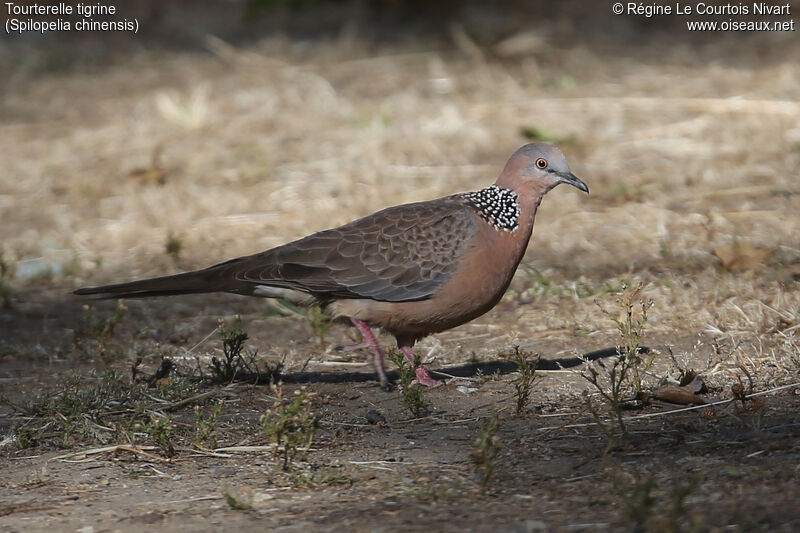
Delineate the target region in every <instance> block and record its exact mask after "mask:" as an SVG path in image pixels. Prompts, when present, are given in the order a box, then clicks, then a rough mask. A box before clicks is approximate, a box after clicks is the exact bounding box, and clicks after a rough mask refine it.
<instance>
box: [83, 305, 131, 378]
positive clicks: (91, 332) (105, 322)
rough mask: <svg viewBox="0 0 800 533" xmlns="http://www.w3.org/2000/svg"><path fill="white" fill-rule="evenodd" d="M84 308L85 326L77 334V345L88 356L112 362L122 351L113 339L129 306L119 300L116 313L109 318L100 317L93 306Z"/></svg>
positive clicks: (107, 362)
mask: <svg viewBox="0 0 800 533" xmlns="http://www.w3.org/2000/svg"><path fill="white" fill-rule="evenodd" d="M83 310H84V322H85V328H83V330H82V331H80V332H77V333H76V334H75V347H76V348H78V349H79V350H80V351H81V352H83V354H84V355H85V356H87V357H99V358H100V360H102V361H103V362H104V363H106V364H109V363H111V362H112V361H113V360H114V359H116V358H117V356H118V355H119V354H120V353H121V351H122V348H121V347H120V346H119V345H118V343H115V342H112V339H113V337H114V331H115V329H116V327H117V326H118V325H119V323H120V322H121V321H122V318H123V317H124V316H125V313H126V312H127V310H128V308H127V307H125V304H123V303H122V300H118V301H117V307H116V308H115V309H114V314H113V315H111V316H110V317H107V318H101V317H99V316H98V314H97V309H95V308H94V307H93V306H90V305H85V306H83Z"/></svg>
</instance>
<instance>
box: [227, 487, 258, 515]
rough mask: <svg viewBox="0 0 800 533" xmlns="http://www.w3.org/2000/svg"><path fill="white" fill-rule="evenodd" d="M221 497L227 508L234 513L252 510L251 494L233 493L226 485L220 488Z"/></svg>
mask: <svg viewBox="0 0 800 533" xmlns="http://www.w3.org/2000/svg"><path fill="white" fill-rule="evenodd" d="M222 496H223V497H224V498H225V502H226V503H227V504H228V507H230V508H231V509H233V510H234V511H249V510H250V509H252V508H253V494H252V492H250V491H247V490H240V491H236V493H234V491H232V490H231V488H230V487H229V486H228V485H223V486H222Z"/></svg>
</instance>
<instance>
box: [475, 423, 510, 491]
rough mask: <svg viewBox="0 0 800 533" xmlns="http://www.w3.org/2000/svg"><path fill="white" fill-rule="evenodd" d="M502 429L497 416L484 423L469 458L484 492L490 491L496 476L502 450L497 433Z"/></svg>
mask: <svg viewBox="0 0 800 533" xmlns="http://www.w3.org/2000/svg"><path fill="white" fill-rule="evenodd" d="M499 429H500V419H499V418H498V417H497V414H495V415H494V416H493V417H492V418H491V419H489V420H487V421H485V422H482V423H481V424H480V425H479V426H478V431H479V434H478V438H477V439H476V440H475V449H474V450H473V451H472V453H471V454H470V456H469V459H470V462H471V463H472V464H473V465H474V466H475V470H476V471H477V472H478V475H479V476H480V479H481V488H482V489H483V491H484V492H485V491H487V490H488V489H489V481H490V480H491V478H492V474H494V470H495V464H494V461H495V459H496V458H497V454H499V453H500V449H501V448H502V446H501V444H500V438H499V437H498V436H497V431H498V430H499Z"/></svg>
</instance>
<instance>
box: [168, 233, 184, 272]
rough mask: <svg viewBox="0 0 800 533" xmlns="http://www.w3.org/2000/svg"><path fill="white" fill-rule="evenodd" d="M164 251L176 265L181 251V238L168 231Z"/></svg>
mask: <svg viewBox="0 0 800 533" xmlns="http://www.w3.org/2000/svg"><path fill="white" fill-rule="evenodd" d="M164 251H165V252H166V254H167V255H168V256H170V257H171V258H172V262H173V263H175V264H177V263H178V261H179V260H180V256H181V251H183V239H182V237H181V236H180V235H177V234H175V233H172V232H171V231H170V232H169V233H168V234H167V243H166V244H165V245H164Z"/></svg>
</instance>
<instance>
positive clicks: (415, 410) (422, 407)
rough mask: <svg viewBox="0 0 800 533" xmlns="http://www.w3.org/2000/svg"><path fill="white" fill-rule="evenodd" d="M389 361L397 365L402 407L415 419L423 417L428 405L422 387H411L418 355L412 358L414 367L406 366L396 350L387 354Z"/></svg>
mask: <svg viewBox="0 0 800 533" xmlns="http://www.w3.org/2000/svg"><path fill="white" fill-rule="evenodd" d="M388 357H389V360H390V361H391V362H393V363H394V364H395V365H397V373H398V374H399V376H400V393H401V394H402V395H403V405H405V406H406V408H407V409H408V410H409V411H411V414H412V415H414V417H415V418H419V417H421V416H423V414H424V413H425V412H426V411H427V410H428V409H429V408H430V403H429V402H428V401H427V400H426V399H425V398H424V397H423V395H422V387H414V386H412V385H411V383H412V381H414V378H416V377H417V376H416V373H415V371H416V369H417V367H419V366H420V364H421V361H420V358H419V356H418V355H415V356H414V366H413V367H412V366H411V365H409V364H408V361H406V358H405V356H404V355H403V354H402V353H401V352H398V351H397V350H391V351H390V352H389V354H388Z"/></svg>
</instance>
